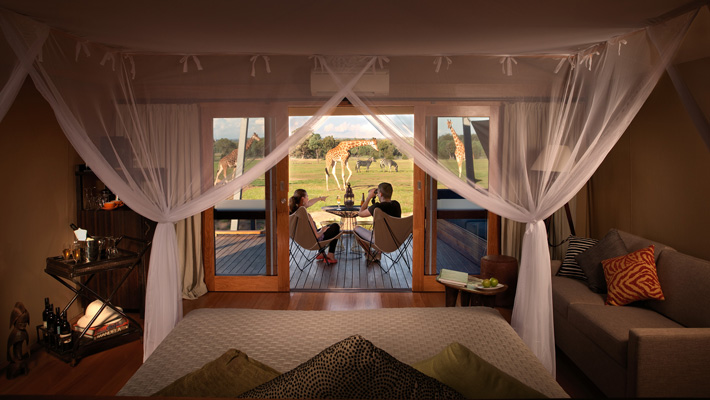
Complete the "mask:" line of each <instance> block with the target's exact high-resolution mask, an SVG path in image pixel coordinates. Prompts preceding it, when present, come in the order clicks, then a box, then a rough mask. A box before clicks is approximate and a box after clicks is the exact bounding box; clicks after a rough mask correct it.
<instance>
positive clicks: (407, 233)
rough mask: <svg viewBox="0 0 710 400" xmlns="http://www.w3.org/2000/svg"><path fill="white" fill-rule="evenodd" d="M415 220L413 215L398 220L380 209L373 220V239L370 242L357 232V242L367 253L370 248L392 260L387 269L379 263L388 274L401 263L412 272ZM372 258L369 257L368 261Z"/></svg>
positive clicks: (376, 211)
mask: <svg viewBox="0 0 710 400" xmlns="http://www.w3.org/2000/svg"><path fill="white" fill-rule="evenodd" d="M413 218H414V217H413V216H412V215H410V216H408V217H404V218H397V217H393V216H391V215H389V214H387V213H386V212H384V211H382V210H380V209H375V215H374V216H373V219H372V235H371V238H370V239H369V240H368V239H367V238H363V237H362V236H360V235H358V234H357V231H356V234H355V235H354V236H355V240H357V241H358V243H359V244H360V245H361V246H362V247H363V248H364V249H365V250H366V253H367V249H368V248H369V249H374V250H376V251H379V252H380V253H381V254H382V255H384V256H385V257H386V258H387V259H389V260H390V265H389V267H388V268H387V269H385V268H384V267H383V266H382V263H381V262H380V263H379V264H380V268H382V270H383V271H385V273H388V272H389V271H390V269H392V267H393V266H394V265H396V264H397V263H398V262H399V261H404V263H405V265H406V266H407V269H409V270H410V271H411V269H412V268H411V266H410V262H409V251H408V248H409V246H410V244H411V243H412V220H413ZM371 258H372V257H371V256H370V255H368V259H371ZM374 261H378V260H374Z"/></svg>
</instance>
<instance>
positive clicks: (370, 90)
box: [311, 70, 390, 96]
mask: <svg viewBox="0 0 710 400" xmlns="http://www.w3.org/2000/svg"><path fill="white" fill-rule="evenodd" d="M354 76H355V75H348V74H342V75H339V77H341V79H342V80H343V82H348V80H349V79H352V78H353V77H354ZM354 89H355V93H356V94H361V95H364V96H386V95H388V94H389V92H390V74H389V71H388V70H379V71H375V72H372V71H368V72H366V73H365V74H364V75H363V76H362V78H360V80H359V81H358V82H357V84H355V87H354ZM337 91H338V86H337V85H336V84H335V83H334V82H333V78H331V77H330V75H329V74H328V73H327V72H325V71H322V72H321V71H311V94H312V95H313V96H329V95H333V94H335V92H337Z"/></svg>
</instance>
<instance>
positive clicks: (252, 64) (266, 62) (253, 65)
mask: <svg viewBox="0 0 710 400" xmlns="http://www.w3.org/2000/svg"><path fill="white" fill-rule="evenodd" d="M259 57H261V58H263V59H264V63H265V64H266V73H267V74H270V73H271V66H270V65H269V56H263V55H259V54H257V55H255V56H252V57H251V58H250V59H249V61H251V76H256V68H255V65H256V60H258V59H259Z"/></svg>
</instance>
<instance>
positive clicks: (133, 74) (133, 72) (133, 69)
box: [123, 54, 136, 79]
mask: <svg viewBox="0 0 710 400" xmlns="http://www.w3.org/2000/svg"><path fill="white" fill-rule="evenodd" d="M123 58H126V59H128V62H130V63H131V79H136V62H135V61H133V56H132V55H130V54H124V55H123Z"/></svg>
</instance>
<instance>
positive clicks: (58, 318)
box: [54, 307, 62, 348]
mask: <svg viewBox="0 0 710 400" xmlns="http://www.w3.org/2000/svg"><path fill="white" fill-rule="evenodd" d="M61 330H62V312H61V310H60V309H59V307H57V311H56V312H55V313H54V345H55V346H57V348H60V347H61V344H62V341H61V340H59V335H60V334H61Z"/></svg>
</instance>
